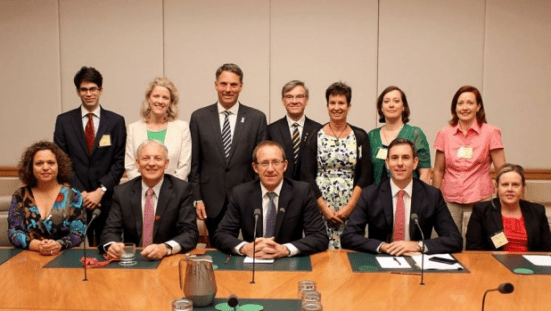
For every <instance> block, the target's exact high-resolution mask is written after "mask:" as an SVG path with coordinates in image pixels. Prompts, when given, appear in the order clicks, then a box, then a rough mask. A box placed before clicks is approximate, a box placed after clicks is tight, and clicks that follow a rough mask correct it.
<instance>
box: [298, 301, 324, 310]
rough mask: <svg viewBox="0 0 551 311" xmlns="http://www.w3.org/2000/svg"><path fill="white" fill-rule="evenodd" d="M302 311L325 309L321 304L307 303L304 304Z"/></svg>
mask: <svg viewBox="0 0 551 311" xmlns="http://www.w3.org/2000/svg"><path fill="white" fill-rule="evenodd" d="M301 310H302V311H323V307H322V306H321V303H319V302H305V303H303V304H302V308H301Z"/></svg>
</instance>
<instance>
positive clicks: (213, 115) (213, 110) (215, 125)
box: [205, 104, 226, 161]
mask: <svg viewBox="0 0 551 311" xmlns="http://www.w3.org/2000/svg"><path fill="white" fill-rule="evenodd" d="M208 122H210V128H211V129H212V137H213V138H214V140H215V142H214V144H215V145H216V147H217V148H218V154H219V155H220V157H221V158H222V160H223V161H225V160H226V157H225V156H224V143H223V142H222V129H221V128H220V116H219V115H218V104H214V105H211V106H210V113H209V120H205V123H208Z"/></svg>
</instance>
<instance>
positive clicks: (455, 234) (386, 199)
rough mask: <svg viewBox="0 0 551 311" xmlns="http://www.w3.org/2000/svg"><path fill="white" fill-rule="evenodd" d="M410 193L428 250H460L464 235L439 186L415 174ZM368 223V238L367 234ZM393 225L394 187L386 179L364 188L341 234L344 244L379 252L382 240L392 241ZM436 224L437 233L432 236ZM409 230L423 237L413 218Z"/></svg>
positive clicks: (415, 237) (356, 248) (350, 247)
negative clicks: (431, 184)
mask: <svg viewBox="0 0 551 311" xmlns="http://www.w3.org/2000/svg"><path fill="white" fill-rule="evenodd" d="M411 196H412V197H411V214H414V213H415V214H417V215H418V216H419V225H420V226H421V228H422V229H423V234H424V235H425V238H426V239H427V240H425V244H426V246H427V248H428V253H429V254H437V253H455V252H461V250H462V248H463V238H462V237H461V235H460V234H459V230H457V226H456V225H455V223H454V222H453V219H452V217H451V214H450V212H449V210H448V207H447V206H446V202H445V201H444V198H443V197H442V193H441V192H440V190H438V189H436V188H434V187H432V186H429V185H427V184H425V183H424V182H422V181H420V180H418V179H415V178H414V179H413V188H412V195H411ZM407 217H409V216H407ZM366 225H368V233H369V234H368V238H365V237H364V234H365V226H366ZM393 227H394V217H393V207H392V191H391V188H390V179H387V180H384V181H382V182H380V183H378V184H376V185H372V186H369V187H367V188H365V189H364V190H363V192H362V196H361V198H360V200H359V201H358V205H356V208H355V209H354V211H353V212H352V214H351V216H350V219H349V220H348V222H347V224H346V227H345V228H344V232H343V233H342V235H341V243H342V246H343V247H344V248H348V249H352V250H356V251H360V252H371V253H376V252H377V248H378V247H379V245H380V244H381V243H382V242H387V243H390V241H391V239H392V229H393ZM433 227H434V229H435V230H436V233H438V237H437V238H434V239H430V236H431V233H432V229H433ZM409 234H410V238H411V240H412V241H420V240H421V233H420V231H419V229H418V228H417V226H416V225H415V224H414V223H413V222H410V225H409Z"/></svg>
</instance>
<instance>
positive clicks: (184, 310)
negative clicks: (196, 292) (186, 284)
mask: <svg viewBox="0 0 551 311" xmlns="http://www.w3.org/2000/svg"><path fill="white" fill-rule="evenodd" d="M172 311H193V303H192V302H191V300H188V299H183V298H180V299H176V300H174V301H173V302H172Z"/></svg>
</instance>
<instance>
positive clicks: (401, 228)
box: [392, 190, 406, 241]
mask: <svg viewBox="0 0 551 311" xmlns="http://www.w3.org/2000/svg"><path fill="white" fill-rule="evenodd" d="M405 193H406V192H405V191H404V190H400V191H399V192H398V198H397V199H396V214H395V215H394V235H393V236H392V241H403V240H405V238H406V205H405V204H404V194H405Z"/></svg>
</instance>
